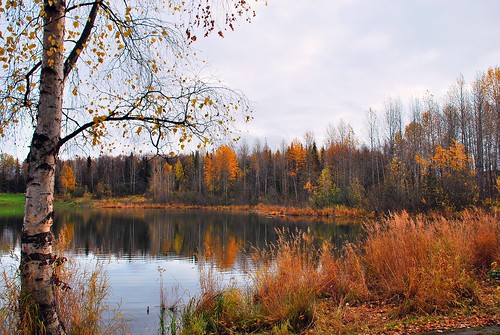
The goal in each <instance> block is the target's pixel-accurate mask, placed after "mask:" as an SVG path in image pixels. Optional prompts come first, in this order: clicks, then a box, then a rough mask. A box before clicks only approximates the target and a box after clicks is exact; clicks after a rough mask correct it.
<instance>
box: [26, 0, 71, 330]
mask: <svg viewBox="0 0 500 335" xmlns="http://www.w3.org/2000/svg"><path fill="white" fill-rule="evenodd" d="M49 3H51V5H49ZM44 6H45V8H44V11H45V16H44V30H43V47H44V52H43V58H42V69H41V78H40V101H39V106H38V115H37V126H36V129H35V133H34V135H33V139H32V142H31V147H30V153H29V155H28V179H27V188H26V208H25V216H24V222H23V234H22V245H21V280H22V292H23V294H24V295H25V296H29V297H30V298H31V299H30V300H29V301H30V302H29V303H31V304H33V305H34V306H36V307H37V308H38V313H37V314H38V317H39V318H40V321H41V322H42V324H43V328H45V329H38V330H37V331H38V332H40V333H43V334H65V331H64V327H63V326H62V324H61V322H60V321H59V317H58V314H57V310H56V301H55V294H54V285H55V280H54V262H55V256H54V255H53V254H52V242H53V235H52V232H51V227H52V223H53V213H54V212H53V203H54V175H55V166H56V160H57V154H58V150H59V147H58V145H59V140H60V134H61V118H62V101H63V88H64V77H63V69H64V26H65V18H64V15H65V1H64V0H59V1H48V0H45V1H44Z"/></svg>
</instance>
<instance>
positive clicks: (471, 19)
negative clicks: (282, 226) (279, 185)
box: [195, 0, 500, 147]
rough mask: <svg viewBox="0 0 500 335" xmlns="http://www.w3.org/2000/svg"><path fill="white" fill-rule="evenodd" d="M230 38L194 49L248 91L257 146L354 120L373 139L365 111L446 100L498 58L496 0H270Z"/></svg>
mask: <svg viewBox="0 0 500 335" xmlns="http://www.w3.org/2000/svg"><path fill="white" fill-rule="evenodd" d="M255 8H256V12H257V16H256V17H255V18H254V19H253V21H252V23H251V24H247V23H246V22H241V23H240V24H239V25H238V26H237V27H236V28H235V31H234V32H232V31H227V32H225V33H224V38H220V37H218V36H212V37H210V38H206V39H199V40H198V42H196V43H197V44H196V45H195V47H197V48H199V49H200V50H201V51H202V54H203V55H204V57H205V58H206V59H207V60H208V68H209V69H210V71H212V72H213V73H214V74H215V76H217V77H218V78H220V79H221V80H222V81H223V82H224V83H226V84H227V85H229V86H230V87H232V88H236V89H239V90H241V91H243V93H244V94H245V95H246V96H247V97H248V99H249V100H250V101H251V103H252V107H253V110H254V114H253V116H254V120H253V121H252V122H251V123H250V124H247V125H244V124H243V125H240V129H242V130H243V134H242V135H243V137H244V138H245V139H246V142H247V143H248V144H249V145H250V146H252V145H253V144H254V143H255V141H256V138H258V139H260V141H261V143H263V141H264V140H266V141H267V143H268V144H269V145H270V146H271V147H278V146H279V145H280V143H282V142H283V141H285V143H287V144H288V143H290V142H291V141H292V140H293V139H295V138H297V139H299V140H303V139H304V134H305V133H306V132H312V133H313V134H314V137H315V139H316V142H317V144H318V145H322V144H323V143H324V139H325V136H326V129H327V127H328V125H333V126H335V125H337V124H338V123H339V122H340V120H343V121H344V122H346V123H349V124H350V125H351V126H352V127H353V129H354V131H355V133H356V136H357V137H358V138H359V139H360V140H363V139H364V138H366V135H365V133H366V131H365V127H364V124H365V115H366V111H367V110H368V109H369V108H373V109H374V110H375V111H376V112H377V114H378V118H379V119H381V118H383V114H384V103H385V102H386V101H387V100H388V99H389V98H392V99H400V100H401V102H402V104H403V109H408V108H409V102H410V99H411V98H422V97H423V96H424V95H425V94H426V92H427V91H428V92H429V93H431V94H433V95H434V97H435V98H436V100H437V101H438V102H441V101H443V99H444V97H445V95H446V92H447V90H448V89H449V88H450V86H451V85H452V84H453V83H454V82H456V80H457V78H458V77H459V75H460V74H462V75H463V76H464V78H465V80H466V82H468V83H471V82H472V81H473V80H475V79H476V78H477V76H478V74H479V73H480V72H483V71H486V70H487V69H488V68H489V67H494V66H500V43H499V42H500V1H498V0H477V1H473V0H377V1H375V0H269V1H268V5H267V6H260V5H258V6H256V7H255Z"/></svg>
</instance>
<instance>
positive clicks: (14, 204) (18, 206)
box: [0, 193, 25, 217]
mask: <svg viewBox="0 0 500 335" xmlns="http://www.w3.org/2000/svg"><path fill="white" fill-rule="evenodd" d="M24 200H25V197H24V194H19V193H16V194H12V193H0V215H1V216H7V217H8V216H20V215H23V213H24Z"/></svg>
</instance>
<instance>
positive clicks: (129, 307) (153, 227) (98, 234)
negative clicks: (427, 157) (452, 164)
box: [0, 209, 361, 334]
mask: <svg viewBox="0 0 500 335" xmlns="http://www.w3.org/2000/svg"><path fill="white" fill-rule="evenodd" d="M21 226H22V217H9V218H6V217H0V256H1V258H0V260H1V259H2V258H3V259H5V258H6V255H7V254H9V253H10V252H11V251H12V250H14V249H17V250H19V244H20V238H21ZM282 228H287V229H290V230H291V231H295V230H296V229H299V230H302V231H307V230H308V229H309V231H310V234H311V235H312V236H313V237H314V239H315V240H318V241H319V240H322V239H329V240H331V241H332V242H333V243H334V244H335V245H337V246H340V245H341V244H342V243H343V242H345V241H346V240H349V241H353V240H355V239H357V238H358V237H359V236H360V232H361V227H360V225H359V224H336V223H335V222H330V223H325V222H321V221H314V220H302V219H297V218H286V217H285V218H276V217H264V216H260V215H257V214H246V213H245V214H235V213H219V212H209V211H168V210H158V209H148V210H137V209H135V210H132V209H74V210H67V209H66V210H58V211H57V212H56V215H55V222H54V233H55V235H56V236H59V237H61V236H62V235H64V241H65V243H66V244H67V248H66V249H67V250H66V252H65V253H66V256H68V257H70V258H73V259H75V260H77V261H79V262H82V263H88V262H92V261H93V260H94V259H95V258H98V259H106V260H109V264H108V266H107V271H108V276H109V281H110V284H111V288H112V296H111V298H110V300H111V301H112V302H113V303H115V302H116V303H121V309H122V311H123V313H124V314H125V315H126V316H127V318H128V319H129V320H131V328H132V333H133V334H156V330H157V325H158V319H157V313H156V312H155V308H156V309H158V305H159V301H158V295H159V272H158V268H162V269H165V271H166V272H165V283H164V284H165V288H166V289H167V290H171V289H176V290H179V291H180V292H181V293H180V295H181V296H182V298H187V299H189V298H190V297H192V296H193V295H195V294H196V293H197V292H198V290H199V277H198V276H199V273H198V260H199V258H200V257H202V258H204V259H206V260H208V262H207V264H208V266H211V265H212V264H213V265H215V267H216V269H217V270H218V271H219V272H220V273H222V274H225V276H226V278H235V277H241V276H244V273H245V270H246V269H247V267H248V263H249V257H250V255H249V253H251V251H252V250H253V248H254V247H257V248H264V247H265V246H266V243H274V242H275V241H276V239H277V231H276V230H277V229H282ZM61 232H64V234H61ZM60 239H61V238H60ZM147 308H151V311H152V312H151V314H147V313H146V310H147Z"/></svg>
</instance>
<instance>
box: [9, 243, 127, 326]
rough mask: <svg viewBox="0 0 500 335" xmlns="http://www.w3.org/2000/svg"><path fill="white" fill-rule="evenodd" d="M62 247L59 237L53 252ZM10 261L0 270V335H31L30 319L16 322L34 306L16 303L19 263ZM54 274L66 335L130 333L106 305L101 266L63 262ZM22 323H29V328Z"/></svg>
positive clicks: (118, 312)
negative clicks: (58, 282)
mask: <svg viewBox="0 0 500 335" xmlns="http://www.w3.org/2000/svg"><path fill="white" fill-rule="evenodd" d="M64 244H65V239H64V234H63V235H62V236H60V238H59V245H58V246H57V248H59V249H63V248H64ZM12 257H13V259H12V262H11V266H10V267H7V266H6V267H4V268H3V271H2V273H1V278H0V335H12V334H32V333H34V329H35V328H36V329H39V328H40V327H39V326H38V327H37V325H36V322H37V321H36V318H35V317H34V316H32V317H29V316H28V317H25V318H23V322H21V321H20V316H21V315H23V313H24V315H26V314H25V313H26V312H27V311H29V312H28V313H33V309H34V306H33V304H32V303H30V302H29V301H20V297H21V287H20V286H21V285H20V282H21V281H20V276H19V271H18V264H19V259H18V257H17V256H16V255H13V256H12ZM56 274H57V278H58V279H59V280H60V281H61V283H62V284H61V285H58V286H56V287H55V293H56V303H57V309H58V311H59V317H60V319H61V321H62V323H63V324H64V326H65V329H66V332H67V334H71V335H101V334H103V335H104V334H120V335H122V334H129V333H130V332H129V330H128V327H127V325H126V321H125V319H124V317H123V316H122V314H121V313H120V311H119V308H118V307H119V306H116V307H113V306H111V305H110V304H109V303H108V301H107V298H108V292H109V284H108V282H107V274H106V271H105V264H103V263H102V262H98V263H97V264H95V265H93V266H91V265H88V266H85V265H82V264H77V263H76V262H73V261H66V262H64V264H62V265H60V266H58V267H57V268H56ZM21 309H26V310H21ZM26 320H31V321H32V322H31V324H29V323H27V322H26Z"/></svg>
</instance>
